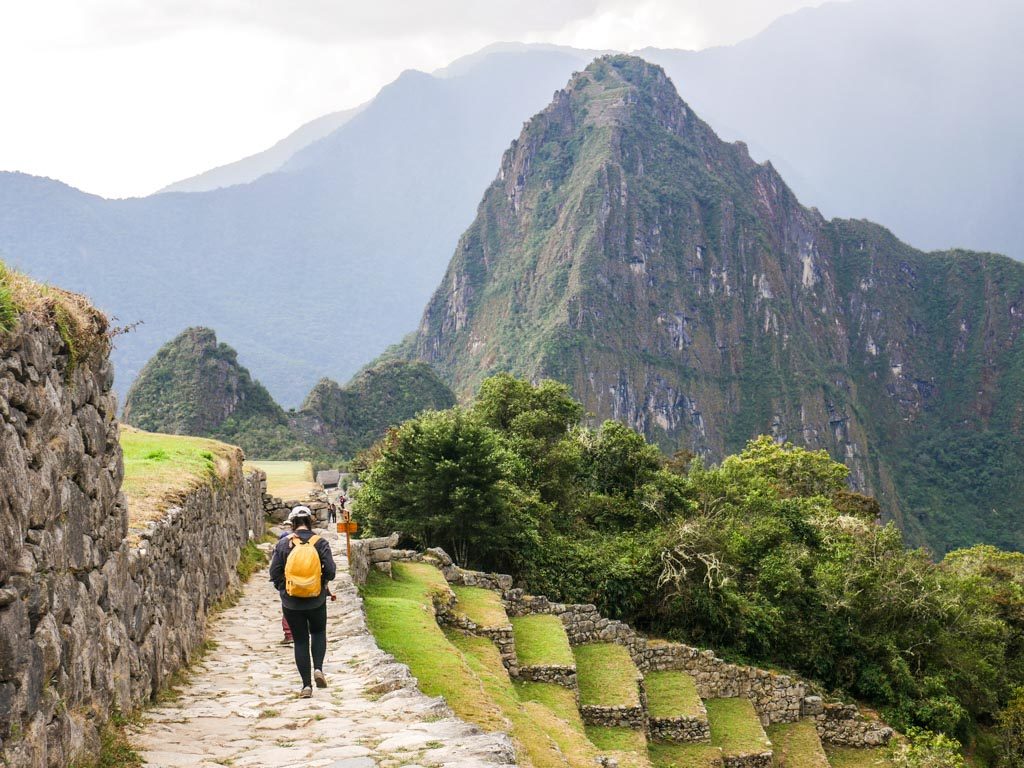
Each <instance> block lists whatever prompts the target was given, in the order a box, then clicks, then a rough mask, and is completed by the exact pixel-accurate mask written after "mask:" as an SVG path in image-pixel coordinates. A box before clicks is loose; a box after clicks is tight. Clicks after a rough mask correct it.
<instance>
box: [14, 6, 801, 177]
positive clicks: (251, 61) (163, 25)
mask: <svg viewBox="0 0 1024 768" xmlns="http://www.w3.org/2000/svg"><path fill="white" fill-rule="evenodd" d="M819 2H820V0H716V2H715V3H711V2H707V0H633V1H632V2H631V1H630V0H517V1H515V2H513V1H512V0H502V2H497V1H495V0H376V1H375V2H358V3H357V2H351V1H350V0H33V1H32V2H27V1H26V2H7V3H3V5H2V6H0V71H2V72H3V73H4V74H3V76H2V77H0V104H3V109H4V119H3V120H2V121H0V169H3V170H21V171H25V172H27V173H33V174H37V175H44V176H51V177H54V178H59V179H61V180H63V181H67V182H68V183H70V184H73V185H75V186H78V187H80V188H82V189H85V190H87V191H90V192H96V193H98V194H103V195H106V196H127V195H141V194H147V193H149V192H151V191H153V190H155V189H157V188H159V187H160V186H163V185H164V184H167V183H169V182H171V181H174V180H177V179H179V178H183V177H186V176H189V175H191V174H194V173H198V172H201V171H203V170H206V169H207V168H210V167H213V166H215V165H220V164H222V163H225V162H230V161H232V160H235V159H237V158H239V157H242V156H244V155H247V154H251V153H253V152H257V151H259V150H261V149H264V148H265V147H267V146H269V145H270V144H272V143H274V142H275V141H276V140H278V139H279V138H281V137H282V136H284V135H285V134H287V133H289V132H290V131H292V130H293V129H294V128H296V127H297V126H298V125H300V124H301V123H303V122H305V121H307V120H310V119H313V118H314V117H317V116H319V115H321V114H325V113H326V112H329V111H333V110H336V109H342V108H345V107H348V106H353V105H355V104H358V103H361V102H363V101H365V100H367V99H369V98H372V96H373V95H374V94H375V93H376V91H377V90H378V89H379V88H380V87H381V86H383V85H384V84H386V83H387V82H389V81H391V80H393V79H394V78H395V77H396V76H397V75H398V74H399V73H400V72H401V71H402V70H404V69H409V68H416V69H422V70H426V71H430V70H433V69H436V68H438V67H441V66H444V65H445V64H447V63H449V62H450V61H452V60H453V59H455V58H457V57H458V56H461V55H464V54H467V53H471V52H473V51H475V50H477V49H479V48H481V47H483V46H484V45H487V44H488V43H491V42H493V41H496V40H515V39H521V40H528V41H534V42H552V43H561V44H569V45H576V46H579V47H586V48H612V49H619V50H633V49H636V48H641V47H645V46H648V45H654V46H660V47H703V46H706V45H712V44H720V43H728V42H733V41H735V40H738V39H741V38H743V37H746V36H748V35H750V34H753V33H755V32H756V31H758V29H760V28H762V27H764V26H765V25H766V24H767V23H769V22H770V21H771V20H772V18H774V17H775V16H777V15H778V14H779V13H781V12H785V11H789V10H793V9H794V8H796V7H800V6H805V5H817V4H819Z"/></svg>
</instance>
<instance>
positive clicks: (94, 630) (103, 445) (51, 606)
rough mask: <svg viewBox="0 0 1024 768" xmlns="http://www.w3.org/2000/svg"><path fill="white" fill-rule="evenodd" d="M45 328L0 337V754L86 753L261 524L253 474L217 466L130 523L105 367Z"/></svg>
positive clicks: (195, 628) (161, 663) (33, 767)
mask: <svg viewBox="0 0 1024 768" xmlns="http://www.w3.org/2000/svg"><path fill="white" fill-rule="evenodd" d="M70 363H71V360H70V355H69V350H68V347H67V345H66V344H65V343H64V341H63V340H62V338H61V336H60V334H59V333H58V332H57V331H56V330H55V329H54V328H53V327H52V325H50V324H47V323H44V322H42V321H40V320H37V319H34V318H32V317H29V316H25V317H22V318H21V321H20V324H19V326H18V327H17V328H16V329H15V330H14V331H12V332H8V333H0V761H2V762H3V763H4V765H6V766H9V768H23V767H24V768H40V767H42V766H52V767H53V768H57V767H58V766H59V767H63V766H68V765H71V764H73V763H75V762H76V761H79V760H84V759H88V758H89V757H90V756H92V755H95V753H96V751H97V749H98V745H99V738H98V732H99V729H100V727H101V726H102V724H103V723H104V722H105V721H106V720H107V719H108V717H109V716H110V714H111V712H112V711H113V710H115V709H119V710H121V711H130V710H133V709H135V708H137V707H138V706H139V705H141V704H142V703H143V702H145V701H146V700H147V699H149V698H150V697H151V696H152V695H153V694H154V693H155V692H156V691H157V690H158V689H159V688H160V686H161V685H162V684H163V683H164V682H166V680H167V678H168V677H169V676H170V675H171V674H172V673H173V672H174V671H175V670H176V669H178V668H179V667H180V666H181V665H182V664H183V663H184V662H185V661H186V660H187V658H188V656H189V654H190V653H191V652H192V651H193V650H195V648H196V647H197V646H198V645H199V644H200V643H201V642H202V639H203V636H204V632H205V629H206V617H207V612H208V610H209V609H210V607H211V606H212V605H213V604H214V603H215V602H216V601H217V600H218V599H219V598H220V597H222V596H223V595H224V594H225V592H226V591H227V590H229V589H230V588H231V587H232V586H233V585H234V584H236V583H237V578H238V577H237V575H236V573H235V566H236V564H237V561H238V557H239V550H240V548H241V546H242V545H244V543H245V542H246V541H247V539H248V538H249V537H250V536H251V535H252V534H253V533H254V532H259V531H262V528H263V505H262V500H261V497H260V485H259V477H258V476H257V475H250V476H248V477H244V476H243V475H242V470H241V455H240V454H239V456H238V461H236V462H234V465H233V467H232V470H231V473H230V475H229V476H228V477H227V478H226V479H224V480H223V481H221V482H217V483H216V484H210V485H204V486H200V487H198V488H196V489H194V490H193V491H191V492H189V493H187V494H185V495H183V497H182V498H181V500H180V502H179V503H178V505H177V506H175V507H174V508H172V509H169V510H167V512H166V514H165V516H164V518H163V519H162V520H159V521H156V522H154V523H151V524H149V525H148V526H146V527H144V528H142V529H141V530H137V531H135V530H133V531H132V532H131V535H129V528H128V525H129V521H128V512H127V508H126V504H125V500H124V496H123V495H122V494H121V492H120V487H121V481H122V477H123V463H122V457H121V449H120V445H119V441H118V423H117V420H116V401H115V398H114V396H113V395H112V394H111V385H112V383H113V370H112V368H111V365H110V362H109V360H107V359H106V357H105V356H98V355H97V356H96V358H95V359H84V360H80V361H78V363H77V365H75V366H71V364H70Z"/></svg>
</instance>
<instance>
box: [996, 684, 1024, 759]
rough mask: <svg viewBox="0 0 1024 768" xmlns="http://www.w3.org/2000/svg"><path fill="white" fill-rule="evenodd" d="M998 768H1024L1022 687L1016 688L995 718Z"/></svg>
mask: <svg viewBox="0 0 1024 768" xmlns="http://www.w3.org/2000/svg"><path fill="white" fill-rule="evenodd" d="M996 725H997V730H998V733H999V768H1024V687H1022V688H1017V689H1016V690H1015V691H1014V693H1013V696H1012V697H1011V698H1010V701H1009V703H1008V704H1007V705H1006V707H1005V708H1004V709H1003V710H1002V711H1001V712H1000V713H999V715H998V716H997V718H996Z"/></svg>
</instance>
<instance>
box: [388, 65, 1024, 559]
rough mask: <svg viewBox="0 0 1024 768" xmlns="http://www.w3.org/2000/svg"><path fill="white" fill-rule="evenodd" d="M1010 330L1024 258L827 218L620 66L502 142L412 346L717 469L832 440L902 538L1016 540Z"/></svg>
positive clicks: (1023, 365) (652, 74)
mask: <svg viewBox="0 0 1024 768" xmlns="http://www.w3.org/2000/svg"><path fill="white" fill-rule="evenodd" d="M1022 326H1024V265H1021V264H1018V263H1016V262H1013V261H1012V260H1010V259H1007V258H1005V257H1000V256H990V255H984V254H973V253H967V252H950V253H937V254H924V253H922V252H920V251H917V250H915V249H913V248H911V247H909V246H907V245H905V244H903V243H901V242H900V241H899V240H897V239H896V238H895V237H894V236H893V235H892V234H891V233H889V232H888V231H887V230H885V229H884V228H882V227H879V226H877V225H874V224H871V223H868V222H855V221H843V220H834V221H831V222H829V221H826V220H825V219H824V218H823V217H822V216H821V214H819V213H818V212H817V211H816V210H814V209H807V208H804V207H802V206H801V205H800V203H799V202H798V201H797V199H796V197H795V196H794V195H793V193H792V192H791V191H790V190H789V188H788V187H787V186H786V184H785V182H784V181H783V180H782V178H781V177H780V176H779V174H778V173H777V172H776V171H775V169H774V168H772V166H771V165H769V164H765V165H759V164H757V163H755V162H754V161H753V160H751V159H750V157H749V155H748V154H747V151H746V148H745V146H743V145H742V144H726V143H724V142H721V141H720V140H719V139H718V138H717V136H715V134H714V132H713V131H712V130H711V129H710V127H709V126H708V125H707V124H706V123H704V122H703V121H701V120H700V119H699V118H698V117H697V116H696V115H695V114H694V113H693V111H692V110H690V109H689V107H688V106H687V105H686V104H685V103H684V102H683V101H682V100H681V99H680V98H679V96H678V93H677V92H676V90H675V88H674V87H673V86H672V83H671V81H670V80H669V79H668V78H667V77H666V76H665V74H664V72H663V71H662V70H661V69H660V68H658V67H656V66H653V65H650V64H647V63H645V62H643V61H642V60H640V59H636V58H631V57H615V58H612V59H608V60H603V61H599V62H596V63H595V64H593V65H591V66H590V67H588V68H587V70H586V71H585V72H584V73H582V74H580V75H577V76H575V77H574V78H573V79H572V81H571V83H570V85H569V86H568V87H567V88H566V89H565V90H564V91H561V92H559V93H558V94H556V96H555V100H554V101H553V102H552V104H551V105H550V106H549V107H548V108H547V109H546V110H544V111H543V112H542V113H540V114H538V115H537V116H535V117H534V118H533V119H532V120H531V121H530V122H529V123H528V124H527V125H526V127H525V128H524V130H523V133H522V134H521V135H520V137H519V138H518V139H517V140H515V141H514V142H513V144H512V147H511V148H510V149H509V150H508V151H507V152H506V153H505V155H504V157H503V160H502V164H501V171H500V173H499V177H498V180H497V181H496V182H495V183H494V184H492V186H491V187H490V188H489V190H488V191H487V193H486V194H485V196H484V199H483V201H482V203H481V205H480V208H479V211H478V216H477V219H476V221H475V222H474V223H473V224H472V225H471V226H470V228H469V229H468V230H467V231H466V233H465V234H464V235H463V238H462V239H461V241H460V243H459V245H458V247H457V248H456V251H455V255H454V257H453V258H452V261H451V264H450V265H449V269H448V273H447V274H446V276H445V278H444V280H443V281H442V283H441V287H440V288H439V289H438V290H437V292H436V293H435V295H434V298H433V299H432V300H431V302H430V304H429V305H428V307H427V310H426V312H425V314H424V317H423V320H422V322H421V324H420V328H419V330H418V332H417V334H416V335H415V336H414V337H413V338H412V339H411V340H409V341H408V342H407V343H406V345H405V347H404V350H405V354H406V355H408V356H410V357H412V358H415V359H421V360H425V361H427V362H429V363H431V364H432V365H434V366H436V367H437V368H438V369H439V370H440V371H441V372H442V374H443V375H444V376H445V377H446V378H447V379H448V380H449V381H450V382H451V383H452V384H453V386H454V388H455V390H456V392H457V393H459V394H460V396H462V397H465V396H468V395H469V394H470V393H472V392H473V390H474V389H475V387H476V386H477V385H478V383H479V381H480V380H481V379H482V378H483V377H485V376H486V375H488V374H489V373H493V372H496V371H503V370H508V371H511V372H513V373H515V374H518V375H522V376H527V377H531V378H539V377H545V376H546V377H553V378H556V379H559V380H561V381H564V382H566V383H568V384H570V385H571V386H572V387H573V390H574V392H575V394H576V396H577V397H579V398H580V399H581V400H582V402H583V403H584V405H585V407H586V409H587V411H588V412H591V413H593V414H595V415H596V417H597V418H599V419H600V418H616V419H620V420H622V421H625V422H626V423H628V424H630V425H631V426H633V427H634V428H636V429H637V430H639V431H641V432H644V433H645V434H647V435H648V436H649V437H650V438H652V439H654V440H656V441H657V442H659V443H660V444H661V445H662V446H663V447H665V448H669V449H672V448H676V447H682V448H687V449H690V450H693V451H695V452H696V453H698V454H700V455H702V456H704V457H706V458H707V459H710V460H720V459H721V458H722V457H723V456H724V455H725V454H726V453H729V452H733V451H735V450H737V449H738V448H739V447H741V446H742V445H743V443H744V441H745V440H746V439H747V438H749V437H751V436H753V435H755V434H758V433H762V432H770V433H772V434H773V435H775V436H776V437H778V438H784V439H789V440H793V441H794V442H797V443H802V444H805V445H808V446H810V447H824V448H827V449H828V450H829V451H830V452H831V453H832V454H833V455H834V456H836V457H837V458H840V459H843V460H845V462H846V463H847V464H848V466H850V468H851V473H852V479H853V482H854V486H855V487H856V488H858V489H860V490H863V491H867V492H870V493H873V494H876V495H877V496H878V498H879V500H880V502H881V503H882V505H883V507H884V508H885V509H886V510H887V511H888V512H889V514H891V515H895V516H897V517H899V518H900V520H901V523H902V524H903V526H904V527H905V529H906V530H907V531H908V533H909V534H910V535H911V537H912V538H913V539H916V540H918V541H928V542H929V543H932V544H933V545H935V546H936V547H937V548H939V549H942V548H944V547H946V546H949V545H955V544H961V543H967V542H968V541H973V540H976V539H977V538H978V537H980V538H982V539H987V540H990V541H994V542H996V543H1001V544H1004V545H1008V546H1014V547H1018V548H1019V547H1021V546H1022V545H1024V541H1022V540H1020V538H1019V535H1018V533H1017V531H1019V529H1020V526H1019V524H1018V523H1019V522H1020V521H1021V519H1022V518H1024V509H1022V508H1021V505H1020V502H1019V499H1020V497H1021V496H1020V493H1021V491H1022V490H1024V489H1022V488H1021V482H1020V480H1019V478H1020V477H1021V470H1024V459H1022V454H1021V452H1020V451H1019V447H1020V446H1022V445H1024V441H1022V439H1021V438H1022V430H1024V410H1022V409H1024V406H1022V405H1021V404H1020V403H1019V402H1018V397H1017V393H1019V391H1020V388H1019V387H1020V382H1021V381H1024V378H1022V376H1024V347H1022V344H1024V342H1021V341H1020V330H1021V327H1022ZM951 360H952V361H953V362H954V363H955V364H954V365H952V366H951V365H950V361H951ZM955 433H960V435H959V436H957V437H955V438H954V439H948V440H946V439H944V436H947V435H951V434H955ZM993 446H999V448H998V450H996V451H995V452H996V453H997V454H998V456H999V461H997V462H996V463H995V464H994V465H993V464H992V463H991V462H988V463H986V462H980V461H978V458H979V456H977V455H975V456H974V458H973V459H972V453H975V452H978V451H985V450H989V452H991V447H993ZM950 464H953V465H956V472H957V473H958V474H957V477H958V481H957V482H956V483H951V482H950V475H949V472H950V466H949V465H950ZM981 466H989V467H990V469H989V473H990V475H989V476H986V477H985V478H981V477H976V478H973V479H972V478H971V477H970V476H969V474H970V472H972V471H973V470H976V469H978V468H979V467H981ZM996 466H998V467H1000V469H995V467H996ZM951 486H953V487H951ZM992 508H996V509H998V510H999V513H1000V515H1001V517H998V518H997V517H996V516H993V515H991V514H990V510H991V509H992ZM1008 520H1013V521H1014V522H1013V523H1010V524H1007V523H1008Z"/></svg>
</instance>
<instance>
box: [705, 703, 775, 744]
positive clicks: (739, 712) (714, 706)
mask: <svg viewBox="0 0 1024 768" xmlns="http://www.w3.org/2000/svg"><path fill="white" fill-rule="evenodd" d="M704 706H705V707H706V708H707V710H708V721H709V722H710V723H711V746H713V747H721V749H722V752H723V753H724V754H725V755H726V756H730V755H749V754H752V753H756V752H766V751H768V750H770V749H771V743H770V742H769V741H768V737H767V736H766V735H765V732H764V728H762V727H761V720H760V718H758V716H757V712H755V711H754V705H753V704H751V703H750V699H747V698H744V697H742V696H740V697H736V698H731V699H708V700H707V701H705V702H704Z"/></svg>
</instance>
